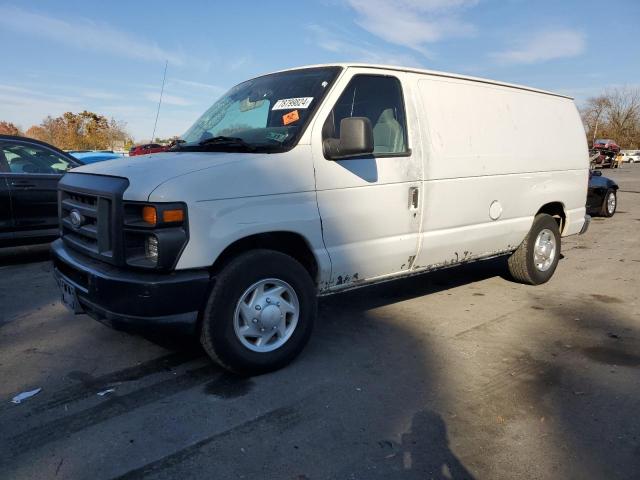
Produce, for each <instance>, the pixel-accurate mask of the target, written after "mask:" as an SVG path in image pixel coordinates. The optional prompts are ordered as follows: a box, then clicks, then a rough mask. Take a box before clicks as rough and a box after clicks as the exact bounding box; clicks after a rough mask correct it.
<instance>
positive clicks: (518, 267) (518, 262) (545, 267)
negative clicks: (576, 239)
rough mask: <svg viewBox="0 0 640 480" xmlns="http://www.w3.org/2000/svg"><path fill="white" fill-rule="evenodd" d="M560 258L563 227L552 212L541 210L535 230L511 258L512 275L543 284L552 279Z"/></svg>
mask: <svg viewBox="0 0 640 480" xmlns="http://www.w3.org/2000/svg"><path fill="white" fill-rule="evenodd" d="M559 260H560V230H559V228H558V223H557V222H556V221H555V220H554V218H553V217H552V216H551V215H547V214H545V213H541V214H538V215H536V217H535V219H534V220H533V225H532V226H531V230H529V233H528V234H527V236H526V237H525V238H524V240H523V241H522V243H521V244H520V246H519V247H518V249H517V250H516V251H515V252H513V253H512V254H511V256H510V257H509V260H508V262H507V263H508V265H509V272H510V273H511V276H512V277H513V278H514V279H515V280H517V281H519V282H522V283H527V284H529V285H540V284H541V283H545V282H547V281H549V279H550V278H551V277H552V276H553V273H554V272H555V270H556V267H557V266H558V261H559Z"/></svg>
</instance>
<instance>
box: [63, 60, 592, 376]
mask: <svg viewBox="0 0 640 480" xmlns="http://www.w3.org/2000/svg"><path fill="white" fill-rule="evenodd" d="M588 163H589V162H588V152H587V143H586V139H585V134H584V129H583V127H582V122H581V121H580V116H579V115H578V111H577V109H576V107H575V105H574V103H573V101H572V99H571V98H568V97H565V96H562V95H557V94H554V93H550V92H544V91H540V90H535V89H532V88H528V87H522V86H517V85H508V84H503V83H499V82H495V81H491V80H483V79H477V78H469V77H463V76H460V75H453V74H448V73H440V72H432V71H424V70H416V69H409V68H399V67H383V66H373V65H360V64H337V65H324V66H314V67H304V68H297V69H291V70H286V71H281V72H277V73H273V74H269V75H264V76H261V77H257V78H254V79H252V80H248V81H246V82H244V83H241V84H239V85H237V86H235V87H233V88H232V89H231V90H229V92H227V93H226V94H225V95H224V96H223V97H222V98H221V99H220V100H218V101H217V102H216V103H215V104H214V105H213V106H212V107H211V108H209V109H208V110H207V111H206V112H205V113H204V114H203V115H202V117H200V118H199V119H198V120H197V121H196V122H195V124H194V125H193V126H192V127H191V128H190V129H189V130H188V131H187V132H186V133H185V134H184V135H183V137H182V139H181V140H180V141H179V142H178V143H177V144H176V145H175V146H174V147H173V148H172V149H171V150H170V151H169V152H166V153H158V154H152V155H147V156H141V157H133V158H130V159H123V160H114V161H107V162H102V163H95V164H92V165H87V166H84V167H81V168H78V169H75V170H74V171H73V173H69V174H67V175H66V176H65V177H64V178H63V179H62V181H61V182H60V186H59V195H60V227H61V239H59V240H57V241H56V242H55V243H54V244H53V247H52V248H53V253H54V262H55V274H56V276H57V278H58V280H59V284H60V286H61V289H62V296H63V301H64V302H65V304H67V305H68V306H69V307H70V308H71V309H73V310H74V311H75V312H86V313H88V314H89V315H91V316H93V317H94V318H97V319H99V320H101V321H103V322H106V323H109V324H112V325H115V326H127V325H133V326H136V327H137V328H142V329H145V330H147V331H149V330H151V329H153V330H155V329H159V328H160V327H161V326H164V327H169V326H174V327H175V326H182V327H188V328H189V329H191V330H193V331H195V332H197V333H198V334H199V335H200V338H201V340H202V343H203V345H204V348H205V349H206V351H207V352H208V353H209V354H210V355H211V357H212V358H213V359H215V360H216V361H218V362H219V363H220V364H222V365H223V366H224V367H226V368H228V369H230V370H233V371H236V372H242V373H259V372H265V371H269V370H273V369H276V368H279V367H281V366H283V365H285V364H287V363H288V362H290V361H291V360H292V359H293V358H294V357H295V356H296V355H297V354H298V353H299V352H300V351H301V350H302V348H303V347H304V345H305V343H306V342H307V340H308V338H309V335H310V334H311V329H312V325H313V321H314V317H315V314H316V297H317V296H318V295H326V294H330V293H334V292H339V291H342V290H345V289H349V288H354V287H360V286H364V285H369V284H372V283H375V282H381V281H386V280H390V279H394V278H398V277H403V276H407V275H414V274H418V273H422V272H427V271H432V270H435V269H439V268H443V267H449V266H452V265H458V264H461V263H465V262H470V261H474V260H480V259H486V258H490V257H495V256H497V255H504V254H509V255H510V257H509V262H508V264H509V269H510V271H511V274H512V276H513V277H514V278H515V279H516V280H518V281H521V282H525V283H530V284H540V283H543V282H546V281H547V280H549V278H550V277H551V276H552V275H553V273H554V271H555V269H556V266H557V264H558V259H559V258H560V239H561V237H564V236H568V235H574V234H577V233H582V232H583V231H584V230H586V228H587V226H588V220H589V217H588V216H587V215H586V214H585V199H586V195H587V183H588V176H589V175H588Z"/></svg>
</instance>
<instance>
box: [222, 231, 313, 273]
mask: <svg viewBox="0 0 640 480" xmlns="http://www.w3.org/2000/svg"><path fill="white" fill-rule="evenodd" d="M260 248H264V249H268V250H275V251H277V252H281V253H284V254H285V255H289V256H290V257H292V258H294V259H295V260H297V261H298V262H300V264H302V266H303V267H304V268H305V270H307V272H309V275H310V276H311V278H312V279H313V281H314V283H316V284H317V283H318V281H319V262H318V259H317V258H316V256H315V254H314V253H313V249H312V248H311V245H310V244H309V242H308V240H307V239H306V238H305V237H304V236H303V235H301V234H300V233H297V232H292V231H287V230H277V231H270V232H262V233H255V234H252V235H248V236H245V237H242V238H239V239H237V240H235V241H233V242H232V243H231V244H229V245H228V246H227V247H226V248H225V249H224V250H223V251H222V252H221V253H220V255H218V257H217V258H216V260H215V262H214V263H213V265H211V272H212V273H213V274H214V275H215V273H216V272H219V271H220V270H222V269H223V268H224V266H225V265H227V264H228V263H229V261H231V260H232V259H233V258H235V257H237V256H238V255H240V254H242V253H244V252H248V251H250V250H256V249H260Z"/></svg>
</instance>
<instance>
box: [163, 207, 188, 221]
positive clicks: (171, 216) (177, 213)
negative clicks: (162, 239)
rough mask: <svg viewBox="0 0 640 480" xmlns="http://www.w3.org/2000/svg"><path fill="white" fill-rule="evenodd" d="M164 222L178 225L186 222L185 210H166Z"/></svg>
mask: <svg viewBox="0 0 640 480" xmlns="http://www.w3.org/2000/svg"><path fill="white" fill-rule="evenodd" d="M162 221H163V222H164V223H176V222H182V221H184V210H181V209H179V208H176V209H175V210H165V211H163V212H162Z"/></svg>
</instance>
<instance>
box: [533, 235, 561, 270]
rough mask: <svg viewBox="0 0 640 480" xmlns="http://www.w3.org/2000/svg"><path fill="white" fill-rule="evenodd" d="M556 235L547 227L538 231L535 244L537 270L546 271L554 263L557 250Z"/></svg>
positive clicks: (534, 259)
mask: <svg viewBox="0 0 640 480" xmlns="http://www.w3.org/2000/svg"><path fill="white" fill-rule="evenodd" d="M557 249H558V248H557V243H556V236H555V235H554V234H553V232H552V231H551V230H549V229H548V228H545V229H543V230H541V231H540V233H538V236H537V237H536V241H535V243H534V244H533V263H534V265H535V267H536V269H537V270H539V271H541V272H546V271H547V270H549V268H551V265H553V262H554V260H555V259H556V252H557Z"/></svg>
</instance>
